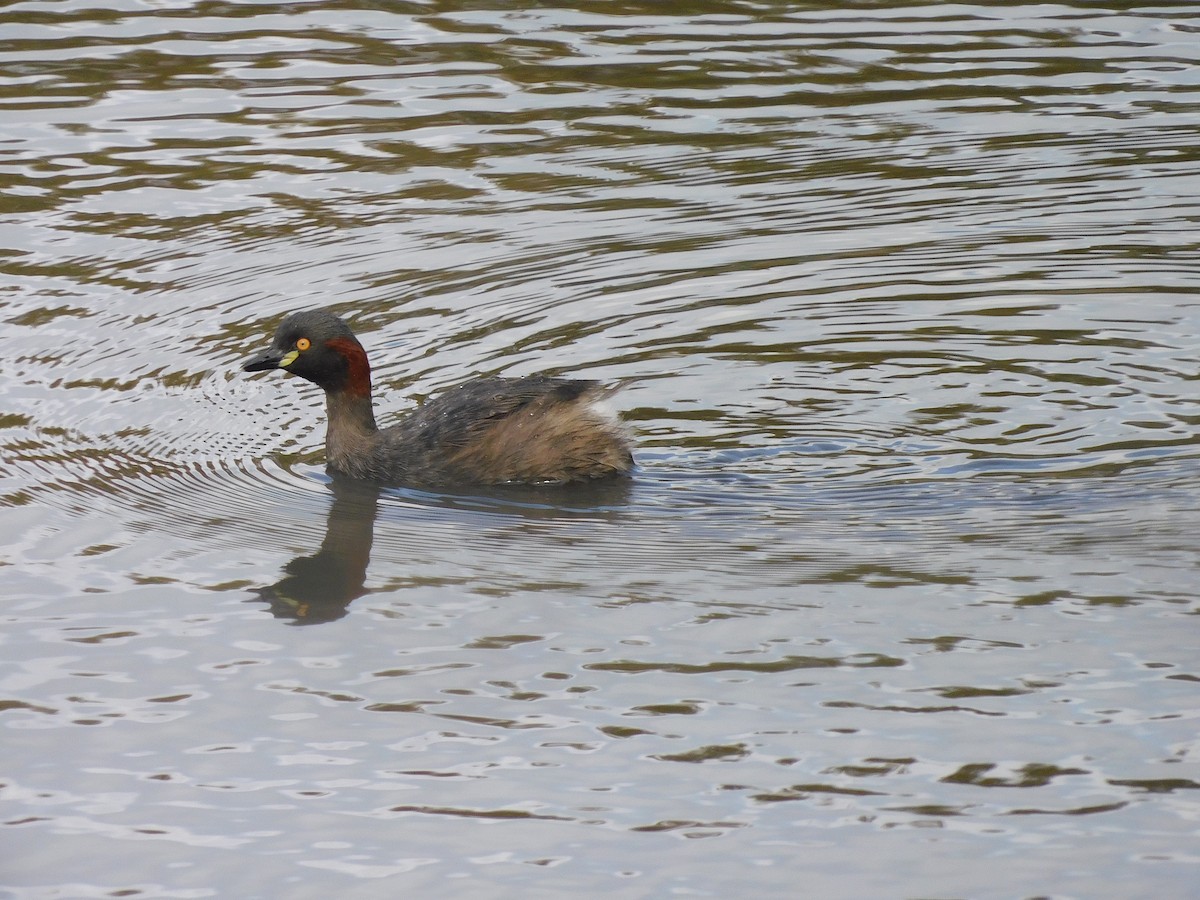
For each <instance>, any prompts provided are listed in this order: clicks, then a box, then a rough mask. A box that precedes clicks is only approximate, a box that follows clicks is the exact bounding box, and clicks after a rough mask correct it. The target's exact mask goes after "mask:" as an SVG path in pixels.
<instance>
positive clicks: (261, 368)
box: [242, 350, 283, 372]
mask: <svg viewBox="0 0 1200 900" xmlns="http://www.w3.org/2000/svg"><path fill="white" fill-rule="evenodd" d="M281 359H283V354H282V353H278V352H276V351H275V350H267V351H265V352H263V353H260V354H258V356H256V357H254V359H252V360H250V361H249V362H246V363H243V364H242V371H243V372H266V371H267V370H268V369H278V368H279V361H280V360H281Z"/></svg>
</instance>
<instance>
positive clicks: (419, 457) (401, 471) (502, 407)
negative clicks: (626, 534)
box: [242, 309, 633, 486]
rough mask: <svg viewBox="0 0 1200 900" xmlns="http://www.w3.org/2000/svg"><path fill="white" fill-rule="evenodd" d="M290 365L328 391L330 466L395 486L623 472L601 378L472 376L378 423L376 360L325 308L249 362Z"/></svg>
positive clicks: (626, 453) (307, 314)
mask: <svg viewBox="0 0 1200 900" xmlns="http://www.w3.org/2000/svg"><path fill="white" fill-rule="evenodd" d="M242 369H243V370H244V371H246V372H261V371H266V370H269V369H283V370H284V371H286V372H289V373H290V374H292V375H299V376H300V377H301V378H304V379H307V380H308V381H311V382H313V383H314V384H316V385H317V386H318V387H320V388H322V389H324V391H325V409H326V418H327V422H326V434H325V457H326V464H327V466H328V469H329V471H330V472H331V473H333V474H336V475H344V476H348V477H350V478H355V479H359V480H362V481H368V482H373V483H376V484H388V485H400V484H407V485H414V486H420V485H428V486H438V485H458V484H462V485H469V484H506V483H518V484H545V483H563V482H574V481H592V480H595V479H600V478H611V477H615V476H622V475H627V474H628V473H629V472H630V471H631V470H632V468H633V455H632V453H631V452H630V448H629V442H628V438H627V436H626V435H625V432H624V431H623V430H622V428H621V426H620V425H619V423H618V422H617V421H616V420H615V419H614V418H613V417H612V415H611V414H610V413H608V412H607V411H606V410H605V409H603V407H602V406H601V403H600V401H602V400H604V399H605V398H606V397H607V396H609V394H611V393H612V391H611V389H609V388H606V387H604V386H603V385H601V384H600V383H599V382H597V381H590V380H583V379H574V378H557V377H552V376H549V375H530V376H527V377H523V378H500V377H488V378H477V379H474V380H472V381H468V382H466V383H465V384H462V385H459V386H458V387H455V388H451V389H450V390H449V391H447V392H446V393H444V394H442V395H440V396H439V397H436V398H435V399H433V400H430V401H428V402H426V403H424V404H423V405H421V406H419V407H418V408H417V409H416V410H415V411H414V412H412V413H410V414H408V415H407V416H406V417H404V418H402V419H401V420H400V421H399V422H398V423H397V424H395V425H392V426H391V427H389V428H383V429H380V428H379V427H378V426H377V425H376V424H375V412H374V404H373V398H372V392H371V365H370V363H369V362H368V360H367V353H366V351H365V350H364V349H363V346H362V344H361V343H359V341H358V338H357V337H355V336H354V332H353V331H351V329H350V327H349V326H348V325H347V324H346V323H345V321H343V320H342V319H340V318H338V317H337V316H336V315H334V314H333V313H332V312H330V311H329V310H326V309H313V310H305V311H303V312H296V313H292V314H291V315H289V316H287V318H285V319H284V320H283V322H282V323H280V325H279V328H278V329H277V330H276V331H275V336H274V338H273V339H272V341H271V345H270V347H269V348H268V349H267V350H266V351H264V352H263V353H260V354H259V355H258V356H255V357H254V358H253V359H251V360H250V361H248V362H247V363H245V364H244V365H243V366H242Z"/></svg>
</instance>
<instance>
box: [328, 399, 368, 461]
mask: <svg viewBox="0 0 1200 900" xmlns="http://www.w3.org/2000/svg"><path fill="white" fill-rule="evenodd" d="M325 411H326V418H327V422H328V426H327V429H326V432H325V458H326V462H327V463H328V464H329V466H330V468H332V469H335V470H337V471H339V472H346V473H347V474H351V475H354V474H356V473H357V472H358V470H359V469H360V468H362V466H363V465H364V464H365V463H366V461H367V459H368V457H369V456H370V453H371V451H372V450H373V449H374V446H375V443H376V442H377V440H378V438H379V427H378V426H377V425H376V424H375V413H374V410H373V409H372V404H371V394H370V391H368V392H367V393H366V394H361V393H351V392H349V391H336V392H334V391H327V392H326V393H325Z"/></svg>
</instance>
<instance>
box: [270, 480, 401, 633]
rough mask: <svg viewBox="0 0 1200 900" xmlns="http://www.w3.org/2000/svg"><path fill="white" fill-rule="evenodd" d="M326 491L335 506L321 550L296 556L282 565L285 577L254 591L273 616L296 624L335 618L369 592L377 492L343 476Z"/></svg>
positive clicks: (332, 507) (375, 488)
mask: <svg viewBox="0 0 1200 900" xmlns="http://www.w3.org/2000/svg"><path fill="white" fill-rule="evenodd" d="M330 489H331V490H332V492H333V504H332V505H331V506H330V507H329V517H328V520H327V524H326V527H325V539H324V540H323V541H322V542H321V549H320V550H318V551H317V552H316V553H314V554H313V555H312V556H297V557H296V558H295V559H293V560H292V561H291V562H290V563H288V564H287V565H286V566H284V568H283V571H284V573H285V575H284V577H283V578H281V579H280V580H279V581H277V582H275V584H273V585H271V586H270V587H264V588H258V589H257V590H256V591H255V593H257V594H258V596H259V599H260V600H262V601H264V602H265V603H267V605H268V606H269V607H270V610H271V615H273V616H275V618H277V619H289V620H291V621H292V622H293V623H294V624H296V625H317V624H320V623H322V622H333V621H336V620H337V619H340V618H342V616H344V615H346V611H347V609H348V608H349V606H350V604H351V602H353V601H354V600H355V599H357V598H358V597H361V596H362V595H363V594H365V593H366V592H367V590H366V587H365V586H364V585H365V583H366V578H367V565H368V563H370V561H371V543H372V541H373V539H374V534H375V514H376V512H377V510H378V507H379V494H380V490H379V488H377V487H373V486H371V485H367V484H362V483H359V482H352V481H344V480H335V481H334V482H333V483H332V484H331V485H330Z"/></svg>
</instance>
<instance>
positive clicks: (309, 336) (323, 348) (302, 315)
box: [242, 309, 371, 395]
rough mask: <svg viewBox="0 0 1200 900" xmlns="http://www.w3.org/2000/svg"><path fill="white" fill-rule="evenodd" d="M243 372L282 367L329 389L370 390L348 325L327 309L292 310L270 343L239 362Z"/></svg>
mask: <svg viewBox="0 0 1200 900" xmlns="http://www.w3.org/2000/svg"><path fill="white" fill-rule="evenodd" d="M242 369H243V371H246V372H264V371H266V370H268V369H284V370H285V371H287V372H290V373H291V374H293V375H299V376H300V377H301V378H305V379H307V380H309V381H311V382H313V383H314V384H316V385H319V386H320V387H322V388H324V389H325V390H326V391H328V392H330V393H339V392H342V391H346V392H349V393H351V394H359V395H369V394H370V393H371V366H370V363H368V362H367V354H366V351H365V350H363V348H362V344H360V343H359V342H358V338H356V337H355V336H354V332H353V331H351V330H350V326H349V325H347V324H346V323H345V322H344V321H343V320H341V319H339V318H338V317H337V316H335V315H334V314H333V313H331V312H330V311H329V310H327V309H309V310H304V311H303V312H296V313H292V314H291V315H290V316H288V317H287V318H286V319H284V320H283V321H282V322H281V323H280V324H279V328H277V329H276V330H275V337H274V338H273V339H272V340H271V346H270V347H268V348H267V349H266V350H265V351H264V352H262V353H260V354H258V356H255V357H254V358H253V359H251V360H250V361H249V362H247V363H246V364H245V365H243V366H242Z"/></svg>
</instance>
